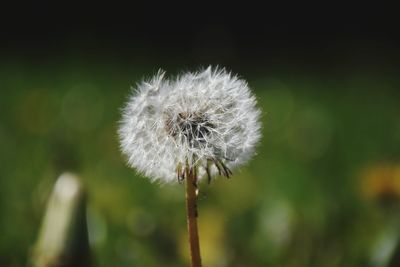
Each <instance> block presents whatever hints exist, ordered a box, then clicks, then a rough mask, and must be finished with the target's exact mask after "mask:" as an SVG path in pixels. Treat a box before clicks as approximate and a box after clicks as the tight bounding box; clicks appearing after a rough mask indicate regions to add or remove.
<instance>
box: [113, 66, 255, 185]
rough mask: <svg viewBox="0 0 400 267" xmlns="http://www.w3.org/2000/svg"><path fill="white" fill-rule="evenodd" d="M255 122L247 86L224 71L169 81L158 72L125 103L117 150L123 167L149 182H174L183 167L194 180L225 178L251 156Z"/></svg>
mask: <svg viewBox="0 0 400 267" xmlns="http://www.w3.org/2000/svg"><path fill="white" fill-rule="evenodd" d="M259 117H260V110H259V109H258V108H257V106H256V99H255V97H254V96H253V95H252V93H251V92H250V89H249V87H248V85H247V83H246V82H245V81H244V80H242V79H239V78H238V77H237V76H235V75H232V74H231V73H228V72H227V71H225V70H224V69H218V68H216V69H212V68H211V67H209V68H207V69H205V70H203V71H200V72H188V73H184V74H182V75H181V76H178V77H177V78H175V79H173V80H168V79H166V78H165V73H164V72H163V71H159V72H158V73H157V74H156V75H155V76H154V77H153V78H152V79H150V80H148V81H144V82H142V83H140V84H138V85H137V87H136V89H135V90H134V93H133V94H132V96H131V97H130V98H129V100H128V102H127V104H126V106H125V108H124V110H123V115H122V119H121V122H120V126H119V138H120V146H121V150H122V152H123V154H124V155H125V156H126V157H127V161H128V164H129V165H130V166H131V167H133V168H135V169H137V170H138V171H139V172H141V173H143V174H144V175H145V176H147V177H149V178H150V179H151V180H153V181H159V182H161V183H168V182H175V181H177V179H176V174H177V170H179V169H180V168H181V167H182V166H186V165H188V166H189V167H190V168H191V167H194V166H195V167H196V169H197V170H198V178H199V179H201V178H203V177H204V176H206V174H208V175H215V174H217V173H218V172H221V171H222V172H224V171H225V173H228V176H229V172H230V169H233V168H235V167H237V166H239V165H241V164H243V163H245V162H246V161H247V160H249V158H250V157H251V156H252V155H253V154H254V149H255V145H256V144H257V142H258V141H259V139H260V137H261V135H260V127H261V125H260V120H259ZM225 168H226V169H227V170H225ZM221 169H222V170H221ZM228 171H229V172H228ZM179 172H180V171H178V174H179Z"/></svg>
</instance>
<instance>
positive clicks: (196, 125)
mask: <svg viewBox="0 0 400 267" xmlns="http://www.w3.org/2000/svg"><path fill="white" fill-rule="evenodd" d="M165 128H166V130H167V132H168V134H169V135H170V136H172V137H174V138H175V139H176V140H179V141H181V142H187V143H188V144H189V146H190V147H199V146H201V145H202V144H204V143H206V142H207V137H209V135H210V133H211V129H212V128H213V125H212V123H210V121H209V120H208V118H207V117H206V116H205V115H204V114H199V113H196V112H194V113H188V112H181V113H179V114H178V115H177V116H176V117H174V118H171V117H170V118H168V119H167V120H166V123H165Z"/></svg>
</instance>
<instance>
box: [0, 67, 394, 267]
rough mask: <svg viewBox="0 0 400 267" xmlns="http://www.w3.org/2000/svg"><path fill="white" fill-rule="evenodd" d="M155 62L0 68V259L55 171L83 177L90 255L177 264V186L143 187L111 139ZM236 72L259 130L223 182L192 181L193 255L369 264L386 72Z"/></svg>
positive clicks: (182, 229)
mask: <svg viewBox="0 0 400 267" xmlns="http://www.w3.org/2000/svg"><path fill="white" fill-rule="evenodd" d="M157 68H158V66H156V67H154V69H150V68H147V69H146V68H143V69H134V68H125V69H122V68H117V67H115V68H113V67H112V65H110V66H104V65H103V66H89V65H85V64H66V65H64V67H61V66H57V67H53V68H50V67H37V66H28V65H24V66H22V65H17V64H15V65H12V64H8V65H3V66H1V67H0V87H1V88H0V166H1V167H0V175H1V179H0V200H1V201H0V227H1V232H2V234H1V238H0V266H24V264H25V263H26V261H27V260H26V258H27V256H28V255H29V250H30V248H31V247H32V245H33V244H34V242H35V240H36V238H37V235H38V230H39V226H40V223H41V219H42V216H43V214H44V208H45V206H46V200H47V198H48V196H49V192H50V189H51V188H52V185H53V183H54V181H55V179H56V178H57V177H58V176H59V174H60V173H62V172H64V171H73V172H76V173H79V175H80V176H81V177H82V178H83V179H84V183H85V184H86V186H87V188H88V191H89V207H88V226H89V234H90V236H89V237H90V243H91V245H92V247H93V250H94V256H95V258H96V261H97V264H98V266H146V267H152V266H171V267H181V266H187V263H188V253H187V237H186V221H185V209H184V188H183V186H182V185H175V186H174V185H166V186H161V187H160V186H158V185H155V184H150V183H149V181H148V179H143V178H142V177H139V176H138V175H137V174H136V173H135V172H134V171H133V170H131V169H129V168H127V167H126V166H125V163H124V159H123V158H122V156H121V154H120V152H119V148H118V140H117V134H116V129H117V123H118V120H119V118H120V108H121V107H122V105H123V103H124V102H125V100H126V97H127V96H128V95H129V88H130V86H134V85H135V82H137V81H138V80H139V79H141V77H142V76H146V75H147V76H149V75H150V74H152V73H154V72H155V71H156V70H157ZM167 71H168V72H169V73H176V72H177V71H178V68H175V67H171V69H167ZM241 74H242V76H243V77H244V78H245V79H247V80H248V81H249V84H250V86H251V87H252V88H253V89H254V91H255V94H256V95H257V97H258V100H259V105H260V107H261V108H262V109H263V139H262V142H261V144H260V146H259V148H258V155H257V156H256V157H254V159H253V160H252V161H251V162H250V163H249V164H248V165H247V166H246V167H244V168H242V169H241V170H238V171H237V172H236V173H235V174H234V176H233V177H232V179H230V180H227V179H223V178H218V179H217V180H215V181H213V182H212V183H211V185H210V186H208V185H207V184H201V187H200V196H199V198H200V200H199V213H200V217H199V220H200V222H199V223H200V239H201V240H200V242H201V248H202V256H203V262H204V265H205V266H208V267H212V266H216V267H217V266H218V267H222V266H230V267H236V266H237V267H242V266H288V267H292V266H293V267H294V266H298V267H301V266H304V267H306V266H307V267H310V266H318V267H320V266H327V267H331V266H332V267H333V266H369V265H370V266H373V264H375V263H374V262H376V265H375V266H377V265H378V264H379V262H380V261H379V260H380V259H379V257H380V256H379V255H381V254H382V253H383V252H384V247H385V246H384V245H383V246H379V245H377V244H378V243H379V242H380V241H379V240H381V239H382V238H380V237H381V236H382V234H384V233H386V232H387V229H392V228H390V227H392V226H393V225H396V221H397V220H398V218H396V216H395V214H396V211H397V205H398V203H397V202H398V201H400V200H399V199H400V197H399V196H400V189H399V184H400V176H399V173H398V170H399V166H400V119H399V118H400V91H399V90H398V89H399V86H400V80H399V78H398V77H397V76H394V75H393V76H390V75H388V74H385V75H383V74H379V73H372V74H371V73H370V72H369V71H354V72H352V73H350V74H349V73H348V74H346V75H341V74H326V73H325V74H318V73H306V72H301V71H297V72H296V71H282V72H272V73H271V72H267V71H265V72H263V71H260V70H258V71H256V72H252V70H247V71H246V70H244V71H242V72H241ZM382 166H383V167H382ZM385 166H386V167H385ZM388 177H389V178H388ZM387 195H389V198H387V197H385V196H387ZM382 198H384V199H385V200H386V201H383V202H382V201H380V200H381V199H382ZM382 242H386V241H382ZM388 242H389V241H388ZM382 247H383V248H382ZM380 252H382V253H380Z"/></svg>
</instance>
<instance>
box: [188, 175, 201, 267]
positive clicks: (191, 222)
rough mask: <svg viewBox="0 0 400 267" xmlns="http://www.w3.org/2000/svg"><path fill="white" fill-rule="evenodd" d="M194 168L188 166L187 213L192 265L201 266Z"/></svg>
mask: <svg viewBox="0 0 400 267" xmlns="http://www.w3.org/2000/svg"><path fill="white" fill-rule="evenodd" d="M196 176H197V175H196V171H195V170H194V169H193V168H189V167H186V213H187V226H188V232H189V245H190V258H191V262H192V267H201V257H200V245H199V232H198V228H197V195H196V190H197V177H196Z"/></svg>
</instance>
